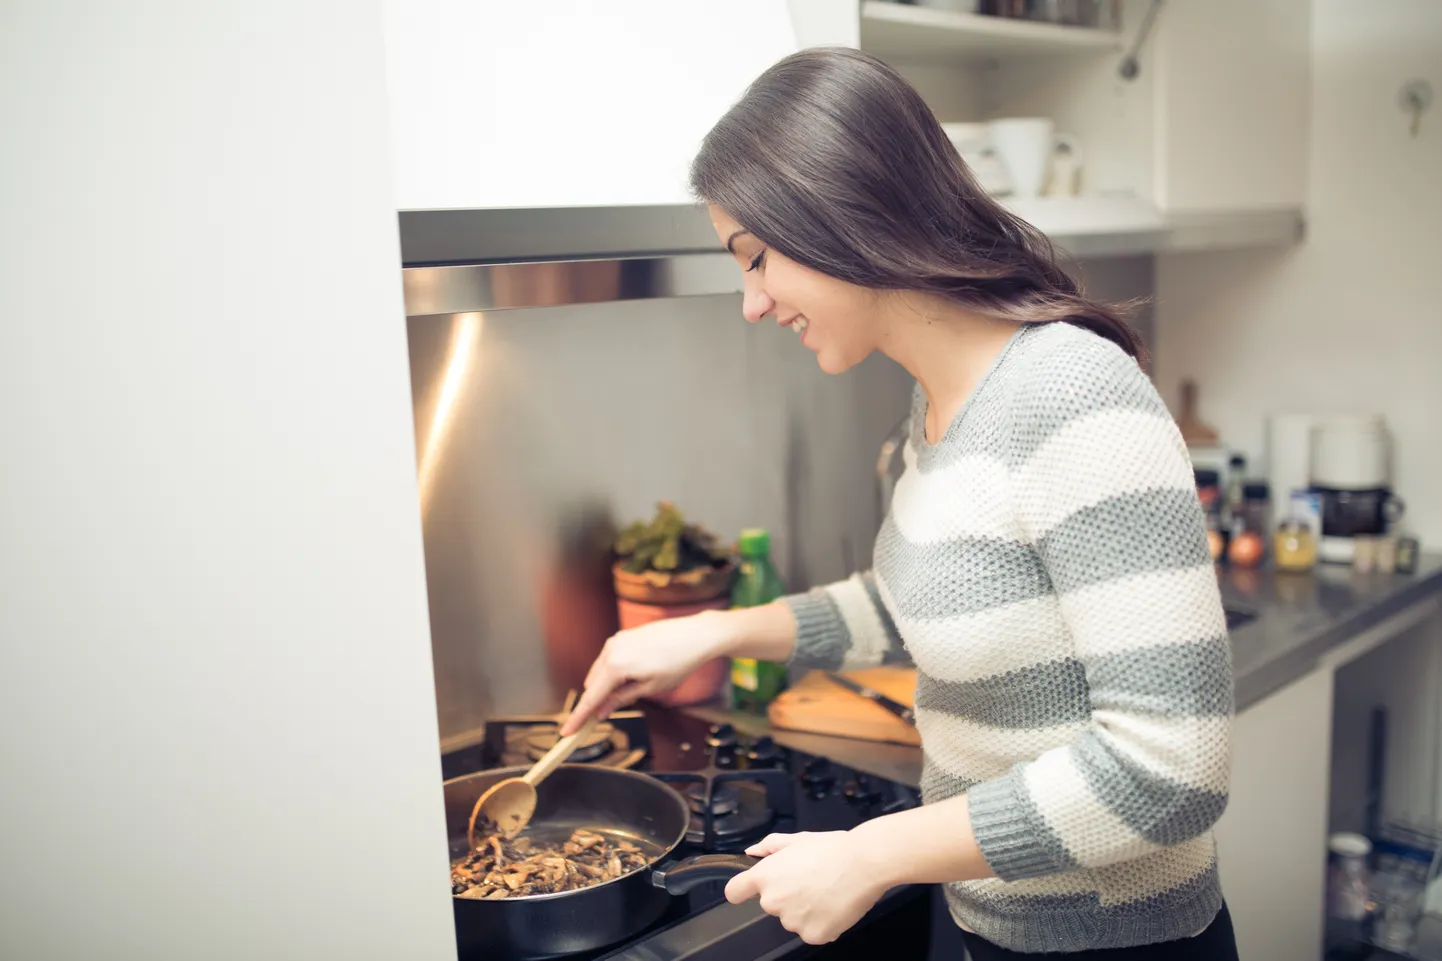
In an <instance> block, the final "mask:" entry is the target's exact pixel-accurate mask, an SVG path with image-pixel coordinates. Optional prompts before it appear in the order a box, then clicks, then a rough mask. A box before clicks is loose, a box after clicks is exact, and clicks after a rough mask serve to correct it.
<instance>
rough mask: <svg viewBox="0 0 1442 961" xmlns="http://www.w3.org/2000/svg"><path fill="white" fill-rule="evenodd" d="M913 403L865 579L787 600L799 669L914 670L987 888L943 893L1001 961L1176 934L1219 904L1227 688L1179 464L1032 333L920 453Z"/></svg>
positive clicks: (1112, 397) (1214, 611) (922, 711)
mask: <svg viewBox="0 0 1442 961" xmlns="http://www.w3.org/2000/svg"><path fill="white" fill-rule="evenodd" d="M924 415H925V399H924V397H922V395H921V393H920V391H918V392H917V400H916V402H915V405H914V406H913V410H912V418H911V423H912V427H911V437H910V440H909V441H908V443H907V445H906V448H905V452H904V459H905V471H904V473H903V475H902V477H901V479H900V480H899V481H898V483H897V485H896V489H895V493H894V495H893V500H892V504H891V508H890V511H889V512H888V515H887V517H886V520H885V522H884V523H883V525H882V528H881V531H880V533H879V534H878V536H877V542H876V551H875V558H874V564H873V569H872V571H871V572H868V573H865V574H859V575H856V576H855V577H853V578H851V579H850V580H847V581H842V582H840V583H837V584H832V585H828V586H826V587H824V588H817V589H815V590H813V591H810V592H809V593H806V594H801V595H795V596H792V597H788V598H786V602H787V603H788V604H789V605H790V606H791V608H792V610H793V611H794V612H795V614H796V618H797V622H798V624H799V625H800V635H799V638H798V642H797V649H796V654H795V657H794V663H795V664H796V665H798V666H815V667H828V668H835V667H838V666H844V667H861V666H868V665H874V664H878V663H883V662H892V661H895V660H910V661H912V662H914V663H915V664H916V665H917V668H918V680H917V689H916V723H917V727H918V729H919V731H920V734H921V741H922V747H923V750H924V753H925V767H924V773H923V775H922V793H923V797H924V800H925V801H926V802H927V803H931V802H935V801H940V800H943V799H946V798H950V797H954V796H956V795H959V794H962V793H967V794H968V795H969V796H970V808H971V818H972V826H973V828H974V830H975V832H976V837H977V841H978V842H979V844H980V846H981V850H982V853H983V854H984V855H985V857H986V860H987V863H988V864H990V866H991V868H992V870H993V871H994V872H995V873H996V875H997V877H996V878H994V879H988V880H984V881H972V882H965V883H959V884H951V885H948V886H947V894H948V900H949V902H950V905H951V910H952V914H953V916H954V918H955V919H956V921H957V923H958V924H960V925H962V926H963V927H965V928H966V929H968V930H970V931H973V932H975V933H977V934H979V935H981V936H982V937H984V938H986V939H987V940H989V941H992V942H993V943H996V944H999V945H1001V946H1003V947H1006V948H1010V949H1011V950H1014V951H1021V952H1044V951H1081V950H1086V949H1092V948H1113V947H1126V946H1132V945H1141V944H1151V943H1156V942H1161V941H1168V940H1175V939H1179V938H1186V937H1190V936H1192V935H1194V934H1196V933H1198V932H1199V931H1201V930H1202V929H1203V928H1205V927H1206V926H1207V925H1208V924H1209V923H1210V922H1211V920H1212V919H1213V918H1214V917H1215V915H1216V913H1217V911H1218V910H1219V909H1220V907H1221V898H1222V896H1221V889H1220V886H1219V884H1218V881H1217V869H1216V849H1215V845H1214V843H1213V840H1212V836H1211V832H1210V828H1211V826H1212V824H1213V822H1214V821H1215V820H1216V819H1217V817H1218V816H1219V815H1220V814H1221V813H1222V809H1223V808H1224V807H1225V805H1226V799H1227V781H1228V771H1229V767H1230V755H1229V749H1230V741H1229V738H1230V728H1231V717H1232V711H1233V703H1232V672H1231V656H1230V647H1229V644H1228V640H1227V631H1226V623H1225V619H1224V616H1223V613H1222V607H1221V600H1220V596H1219V593H1218V589H1217V582H1216V575H1215V572H1214V570H1213V567H1212V564H1211V561H1210V559H1209V556H1208V553H1207V546H1206V535H1205V531H1204V528H1203V519H1202V513H1201V507H1200V505H1199V503H1198V500H1197V496H1196V492H1195V486H1194V481H1193V478H1192V472H1191V464H1190V460H1189V457H1188V455H1187V450H1186V446H1185V445H1184V444H1183V442H1182V439H1181V437H1180V435H1179V433H1178V431H1177V429H1176V427H1175V425H1174V424H1173V422H1172V419H1171V417H1170V416H1169V414H1168V412H1167V408H1166V405H1165V404H1163V403H1162V400H1161V398H1160V397H1159V396H1158V395H1157V392H1156V390H1155V389H1154V388H1153V386H1152V384H1151V382H1150V381H1149V380H1148V379H1147V377H1146V376H1145V374H1144V373H1143V372H1142V371H1141V370H1140V369H1139V368H1138V366H1137V364H1136V362H1135V361H1134V360H1132V359H1131V358H1129V357H1128V356H1126V354H1124V353H1123V352H1122V351H1121V350H1120V349H1118V348H1117V347H1116V346H1114V345H1113V344H1111V343H1110V342H1108V341H1106V340H1104V339H1102V338H1101V337H1098V336H1097V335H1095V334H1092V333H1090V332H1088V331H1085V330H1082V329H1080V328H1077V327H1073V326H1070V325H1067V324H1060V323H1058V324H1047V325H1038V326H1027V327H1023V328H1021V330H1019V331H1018V333H1017V335H1016V336H1015V337H1014V338H1013V339H1012V340H1011V342H1010V343H1009V344H1008V346H1007V347H1006V349H1005V350H1003V352H1002V353H1001V355H1000V356H998V358H997V360H996V361H995V363H994V364H993V366H992V368H991V370H990V372H989V373H988V374H987V376H986V377H985V379H984V380H983V381H982V383H981V384H980V385H979V386H978V387H977V389H976V391H975V392H974V393H973V395H972V398H971V399H970V400H969V401H968V403H967V405H966V407H965V408H964V409H963V410H962V411H961V413H960V414H958V415H957V417H956V419H955V420H954V421H953V422H952V424H951V425H950V427H949V429H948V430H947V432H946V434H945V435H944V437H943V438H942V439H941V440H940V441H939V442H938V443H937V444H935V445H931V444H929V443H928V442H927V441H926V438H925V433H924V428H923V426H922V425H923V424H924V422H925V416H924Z"/></svg>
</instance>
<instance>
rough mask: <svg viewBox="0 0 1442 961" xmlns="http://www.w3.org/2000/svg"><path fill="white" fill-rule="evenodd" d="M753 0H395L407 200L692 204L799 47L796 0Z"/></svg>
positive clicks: (391, 66) (391, 68)
mask: <svg viewBox="0 0 1442 961" xmlns="http://www.w3.org/2000/svg"><path fill="white" fill-rule="evenodd" d="M744 6H745V8H746V9H745V10H744V11H741V10H738V9H737V8H736V5H733V4H724V3H695V2H690V3H676V2H674V0H628V2H626V3H595V2H592V0H547V2H545V3H477V2H475V0H388V2H387V3H386V21H387V22H386V57H387V67H388V73H389V77H388V86H389V90H390V101H391V136H392V143H393V153H394V158H395V169H396V186H397V200H398V202H399V206H400V208H401V209H403V210H405V209H420V208H438V207H439V208H465V207H561V206H609V205H620V204H671V203H685V202H688V201H689V200H690V199H691V197H690V193H689V190H688V187H687V173H688V170H689V167H690V164H691V159H692V157H693V156H694V155H695V153H696V149H697V148H698V147H699V146H700V143H701V138H702V137H703V136H705V134H706V132H707V131H708V130H710V129H711V126H712V125H713V124H714V123H715V122H716V121H717V120H718V119H719V118H720V117H721V115H722V114H723V113H725V112H726V110H727V108H729V107H730V106H731V104H732V103H734V102H735V101H736V99H737V98H738V97H739V96H740V95H741V93H742V91H744V90H745V89H746V85H747V84H749V83H750V82H751V81H752V80H753V79H755V77H756V76H757V75H758V74H760V73H761V71H763V70H764V69H766V67H768V66H770V65H771V64H772V63H774V62H775V61H776V60H778V59H780V58H781V57H783V56H785V55H786V54H788V53H790V52H792V51H793V50H794V49H795V48H796V37H795V32H794V27H793V24H792V19H791V10H790V8H789V7H788V5H787V4H786V3H785V0H764V2H762V0H758V2H754V3H748V4H745V5H744ZM852 19H855V17H854V16H853V17H852ZM805 25H807V27H808V29H812V28H814V29H816V30H818V31H820V30H822V28H823V27H824V26H825V25H824V24H819V23H818V22H817V21H816V20H815V19H814V18H806V20H805Z"/></svg>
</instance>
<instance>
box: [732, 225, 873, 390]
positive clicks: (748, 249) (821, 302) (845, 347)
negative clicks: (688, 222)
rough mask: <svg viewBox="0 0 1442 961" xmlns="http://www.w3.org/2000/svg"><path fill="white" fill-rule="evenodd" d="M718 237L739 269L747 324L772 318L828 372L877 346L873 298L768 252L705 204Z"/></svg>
mask: <svg viewBox="0 0 1442 961" xmlns="http://www.w3.org/2000/svg"><path fill="white" fill-rule="evenodd" d="M709 207H710V212H711V225H712V226H713V227H715V228H716V236H718V237H720V238H721V242H722V243H723V244H725V245H726V247H727V249H728V250H730V251H731V255H732V256H733V257H735V258H736V262H737V263H738V264H740V265H741V269H742V271H743V274H742V277H743V279H744V284H745V286H744V288H743V295H742V301H741V313H742V315H743V316H745V318H746V320H747V321H749V322H750V323H753V324H754V323H757V322H758V321H761V320H764V319H765V318H767V317H775V318H776V322H777V323H778V324H780V325H781V326H782V327H789V328H791V329H792V330H794V331H796V332H797V333H798V334H799V335H800V336H801V343H802V345H803V346H805V347H806V348H807V349H808V350H810V351H811V352H812V353H814V354H815V355H816V363H817V364H819V365H820V367H821V369H822V370H824V371H826V373H828V374H839V373H841V372H842V371H844V370H849V369H850V368H852V367H854V366H856V365H857V364H859V363H861V362H862V361H863V360H865V359H866V358H867V356H869V355H870V354H871V352H872V351H873V350H876V349H877V347H878V346H879V344H880V333H881V326H882V325H881V322H880V319H879V318H878V316H877V313H878V312H877V310H876V300H877V294H876V292H875V291H873V290H868V289H867V288H865V287H858V286H856V285H855V284H848V283H847V282H846V281H844V280H837V279H836V278H834V277H828V276H826V275H825V274H823V273H820V272H819V271H815V270H812V269H811V268H810V267H803V266H802V265H801V264H798V263H796V262H795V261H794V260H789V259H787V258H786V256H785V255H783V254H781V253H780V252H778V251H775V250H771V249H769V248H768V247H767V246H766V245H765V244H763V243H762V242H761V241H760V240H759V239H757V238H756V237H754V236H753V235H752V234H751V233H750V232H749V231H747V230H746V229H745V228H743V227H742V226H741V225H740V224H738V223H736V221H734V220H733V219H731V217H730V215H728V214H727V213H726V212H725V211H723V210H721V208H719V207H717V206H716V205H715V204H711V205H709Z"/></svg>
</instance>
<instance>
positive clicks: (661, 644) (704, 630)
mask: <svg viewBox="0 0 1442 961" xmlns="http://www.w3.org/2000/svg"><path fill="white" fill-rule="evenodd" d="M727 613H729V612H719V611H705V612H703V613H700V614H694V615H691V616H689V617H675V618H668V619H664V620H659V621H652V622H651V623H650V624H643V625H641V626H640V627H633V628H631V629H630V630H625V631H621V632H620V633H619V634H615V635H613V636H612V637H611V639H610V640H608V641H607V642H606V646H605V647H603V648H602V649H601V655H600V657H597V658H596V662H595V663H594V664H592V665H591V670H590V672H589V673H587V674H586V688H585V691H584V692H583V693H582V694H581V697H580V699H579V700H578V701H577V702H576V706H575V708H574V709H573V710H572V711H571V715H570V717H568V718H567V719H566V723H565V724H564V725H562V727H561V734H562V736H564V735H566V734H570V733H571V732H572V731H574V730H575V729H577V728H579V727H580V726H581V723H582V722H583V721H585V719H586V718H588V717H590V716H591V715H592V714H595V715H597V716H598V717H602V718H604V717H606V716H607V715H608V714H610V713H611V712H613V711H616V710H618V709H619V708H622V707H624V706H626V705H627V704H630V703H631V702H632V701H635V700H637V699H639V698H643V697H647V696H649V695H652V694H661V693H664V692H666V691H669V690H671V689H672V688H674V687H676V686H677V685H679V684H680V683H681V682H682V681H683V680H685V679H686V676H687V675H688V674H690V673H691V672H692V671H694V670H696V669H697V668H698V667H700V666H701V665H702V664H704V663H706V662H707V661H709V660H711V659H712V658H715V657H725V656H726V655H728V654H729V653H730V650H729V648H730V644H731V642H732V639H733V636H734V635H733V632H732V631H731V630H730V628H729V625H728V621H729V620H730V619H729V618H728V617H727V616H726V614H727Z"/></svg>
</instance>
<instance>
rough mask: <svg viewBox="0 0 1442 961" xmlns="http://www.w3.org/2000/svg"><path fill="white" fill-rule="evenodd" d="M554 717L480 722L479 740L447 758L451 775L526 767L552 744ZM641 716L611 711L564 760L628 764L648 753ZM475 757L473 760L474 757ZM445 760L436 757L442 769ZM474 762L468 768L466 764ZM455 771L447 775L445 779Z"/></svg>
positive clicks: (649, 743) (606, 764) (530, 717)
mask: <svg viewBox="0 0 1442 961" xmlns="http://www.w3.org/2000/svg"><path fill="white" fill-rule="evenodd" d="M556 728H557V725H556V715H554V714H530V715H515V716H511V717H497V718H491V719H489V720H487V721H486V727H485V740H484V741H483V742H482V743H481V744H479V745H477V747H476V748H475V749H474V750H470V749H468V750H467V751H464V752H458V753H457V754H456V755H454V756H453V757H452V758H450V759H449V761H450V763H451V765H452V767H451V770H452V771H453V772H455V773H465V772H467V771H473V770H477V769H479V770H485V769H486V768H492V767H530V766H531V765H532V764H534V763H535V762H536V761H537V760H539V759H540V758H541V757H542V756H543V755H544V754H545V753H546V752H547V751H549V750H550V749H551V748H552V747H554V746H555V744H556ZM650 746H651V739H650V737H649V735H648V732H647V729H646V718H645V716H644V715H642V714H641V712H640V711H617V712H616V713H614V714H612V715H611V717H610V719H609V720H608V721H606V722H605V723H602V724H598V725H596V728H595V730H594V731H592V732H591V734H590V735H588V736H587V738H586V740H585V742H584V743H583V744H582V745H581V746H580V747H578V748H577V749H576V750H575V751H574V752H572V754H571V756H570V757H569V758H568V759H567V762H568V763H570V764H597V765H601V766H603V767H614V768H634V767H638V766H640V765H641V763H642V762H643V761H644V760H645V759H646V755H647V754H648V753H649V752H650ZM477 757H478V760H475V759H476V758H477ZM447 762H448V759H447V758H446V757H442V770H443V771H444V770H446V764H447ZM473 764H474V765H477V766H470V765H473ZM455 773H451V774H447V776H448V777H453V776H455Z"/></svg>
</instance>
